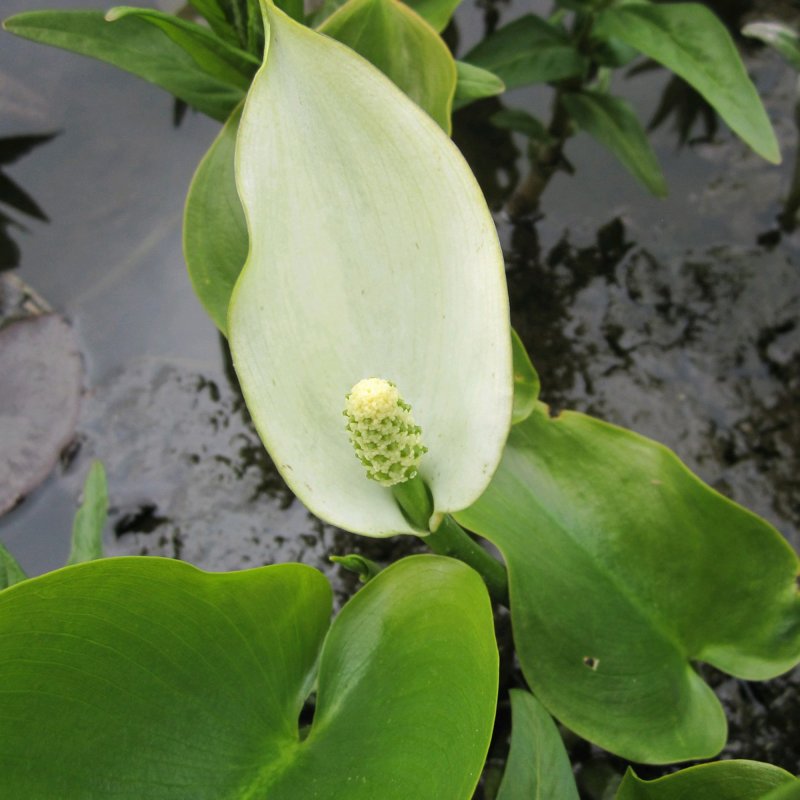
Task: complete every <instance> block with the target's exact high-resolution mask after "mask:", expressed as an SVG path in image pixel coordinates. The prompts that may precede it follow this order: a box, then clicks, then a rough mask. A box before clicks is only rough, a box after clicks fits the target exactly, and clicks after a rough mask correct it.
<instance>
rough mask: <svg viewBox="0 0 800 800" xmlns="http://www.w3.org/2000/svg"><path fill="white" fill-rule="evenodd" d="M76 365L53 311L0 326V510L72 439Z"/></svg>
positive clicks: (69, 337) (67, 334)
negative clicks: (1, 447) (0, 453)
mask: <svg viewBox="0 0 800 800" xmlns="http://www.w3.org/2000/svg"><path fill="white" fill-rule="evenodd" d="M82 371H83V370H82V367H81V358H80V355H79V353H78V348H77V344H76V342H75V337H74V335H73V333H72V330H71V329H70V328H69V326H68V325H67V324H66V323H65V322H64V321H63V320H62V319H60V318H59V317H57V316H55V315H54V314H42V315H40V316H35V317H30V318H27V319H22V320H18V321H16V322H13V323H11V324H9V325H7V326H6V327H4V328H3V329H2V330H0V375H2V380H0V442H2V443H3V457H2V458H1V459H0V514H2V513H5V512H6V511H8V510H9V509H10V508H12V507H13V506H14V505H15V504H16V503H17V502H18V501H19V500H20V499H21V498H22V497H24V496H25V495H26V494H27V493H28V492H30V491H32V490H33V489H35V488H36V487H37V486H38V485H39V484H40V483H41V482H42V481H43V480H44V479H45V478H46V477H47V476H48V474H49V473H50V470H52V468H53V467H54V466H55V464H56V462H57V461H58V456H59V454H60V453H61V451H62V450H63V448H64V447H65V446H66V445H67V444H68V443H69V441H70V440H71V439H72V434H73V431H74V430H75V423H76V421H77V417H78V404H79V402H80V394H81V377H82Z"/></svg>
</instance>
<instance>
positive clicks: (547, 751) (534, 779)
mask: <svg viewBox="0 0 800 800" xmlns="http://www.w3.org/2000/svg"><path fill="white" fill-rule="evenodd" d="M510 694H511V716H512V728H511V750H510V751H509V754H508V763H507V764H506V771H505V773H503V782H502V783H501V784H500V790H499V792H498V793H497V800H531V798H534V797H536V798H546V799H547V800H556V799H557V800H578V789H577V787H576V786H575V778H574V777H573V775H572V766H571V765H570V763H569V758H568V757H567V751H566V750H565V749H564V742H563V741H562V739H561V734H559V732H558V728H557V727H556V724H555V722H553V718H552V717H551V716H550V715H549V714H548V713H547V711H545V709H544V706H543V705H542V704H541V703H540V702H539V701H538V700H537V699H536V698H535V697H534V696H533V695H532V694H529V693H528V692H525V691H522V690H521V689H512V690H511V692H510Z"/></svg>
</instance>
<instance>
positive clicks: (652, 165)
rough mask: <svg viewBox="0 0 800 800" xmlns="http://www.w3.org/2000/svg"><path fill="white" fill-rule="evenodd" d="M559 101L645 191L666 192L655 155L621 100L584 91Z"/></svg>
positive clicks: (633, 117) (638, 125)
mask: <svg viewBox="0 0 800 800" xmlns="http://www.w3.org/2000/svg"><path fill="white" fill-rule="evenodd" d="M561 102H562V103H563V104H564V108H566V109H567V112H568V113H569V115H570V116H571V117H572V119H574V120H575V123H576V124H577V125H578V127H579V128H581V129H582V130H584V131H586V132H587V133H588V134H590V135H591V136H593V137H594V138H595V139H597V141H599V142H601V143H602V144H604V145H605V146H606V147H607V148H608V149H609V150H611V152H612V153H614V155H615V156H616V157H617V158H618V159H619V160H620V161H621V162H622V163H623V165H624V166H625V168H626V169H627V170H628V171H629V172H630V173H631V174H632V175H633V176H634V177H635V178H636V179H637V180H639V181H640V182H641V183H642V184H644V186H645V187H646V188H647V189H648V190H649V191H651V192H652V193H653V194H654V195H655V196H656V197H664V196H665V195H666V193H667V183H666V181H665V180H664V174H663V173H662V172H661V167H660V166H659V163H658V158H657V157H656V154H655V153H654V152H653V148H652V146H651V145H650V141H649V140H648V138H647V134H646V133H645V131H644V128H642V126H641V123H640V122H639V120H638V119H637V117H636V114H635V112H634V111H633V109H632V108H631V107H630V105H629V104H628V103H627V102H626V101H625V100H623V99H622V98H619V97H612V96H611V95H608V94H603V93H601V92H593V91H589V90H586V91H582V92H570V93H568V94H564V95H562V96H561Z"/></svg>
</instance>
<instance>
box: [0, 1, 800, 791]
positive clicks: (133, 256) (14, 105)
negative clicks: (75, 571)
mask: <svg viewBox="0 0 800 800" xmlns="http://www.w3.org/2000/svg"><path fill="white" fill-rule="evenodd" d="M47 5H48V6H49V7H53V8H56V7H62V8H67V7H70V6H73V5H74V4H73V3H72V2H66V0H57V1H56V2H49V3H47ZM83 5H84V6H87V5H94V6H96V7H102V6H103V4H102V3H94V4H87V3H84V4H83ZM536 5H537V7H539V6H542V4H538V3H537V4H536ZM29 7H30V3H29V2H28V0H6V2H5V3H4V7H3V14H4V15H8V14H11V13H14V12H17V11H22V10H27V9H28V8H29ZM542 7H543V6H542ZM525 10H526V6H525V4H523V3H514V4H510V5H506V4H502V3H495V4H491V3H478V4H473V3H472V0H466V2H465V4H464V7H463V8H462V9H460V10H459V13H458V17H457V24H456V26H455V30H451V31H450V32H449V34H448V35H449V36H450V39H451V41H453V42H455V41H458V43H459V47H460V52H464V51H465V50H466V49H467V48H468V47H469V46H470V45H471V44H473V43H474V42H476V41H477V40H478V39H479V38H480V37H481V35H482V33H483V31H484V30H486V26H492V25H495V24H496V23H497V20H498V19H499V20H500V21H501V22H505V21H509V20H510V19H513V18H514V17H515V16H519V15H520V14H521V13H524V11H525ZM748 63H749V66H750V67H751V70H752V73H753V75H754V77H755V79H756V81H757V84H758V86H759V89H760V91H761V93H762V96H764V97H765V98H766V103H767V107H768V110H769V112H770V115H771V117H772V119H773V121H774V123H775V125H776V129H777V131H778V135H779V138H780V140H781V142H782V144H783V153H784V164H783V165H782V166H781V167H772V166H770V165H768V164H766V163H765V162H763V161H761V160H759V159H758V157H756V156H755V155H753V154H751V153H750V152H749V151H748V150H747V149H746V148H745V146H744V145H742V144H741V143H740V142H739V141H738V140H734V139H733V138H732V137H731V135H730V134H729V132H728V131H727V129H725V128H723V127H720V129H719V130H718V131H717V132H716V134H715V136H714V137H713V140H712V141H710V142H701V143H696V144H693V145H687V146H683V147H681V146H679V139H678V136H677V134H676V133H675V131H674V130H672V129H671V123H672V120H667V122H666V123H665V124H664V125H662V126H660V127H659V128H658V129H657V130H656V131H655V132H654V133H653V141H654V143H655V145H656V147H657V150H658V153H659V157H660V158H661V161H662V164H663V165H664V169H665V173H666V175H667V180H668V183H669V189H670V194H669V197H668V198H667V199H665V200H656V199H653V198H651V197H649V196H648V195H646V194H645V193H644V191H643V190H642V189H640V187H639V186H638V185H637V184H636V183H635V182H634V181H633V180H632V179H631V178H630V177H629V176H628V174H627V173H626V172H624V171H623V169H622V168H621V167H620V166H619V165H618V164H617V163H616V161H615V160H614V159H613V157H612V156H610V155H608V154H607V153H605V152H604V151H602V150H601V149H600V148H599V146H597V145H595V144H594V142H592V141H591V140H589V139H588V138H587V137H584V136H578V137H576V138H575V139H573V140H571V141H570V143H569V144H568V146H567V156H568V158H569V160H570V161H571V163H572V164H573V166H574V168H575V172H574V175H568V174H566V173H558V174H557V176H556V177H555V179H554V180H553V181H552V183H551V185H550V186H549V187H548V188H547V190H546V192H545V194H544V197H543V200H542V203H541V206H540V212H539V213H537V214H535V215H534V214H531V215H528V216H524V217H521V218H518V219H513V220H512V219H511V218H510V217H509V215H508V214H507V213H506V212H505V211H504V207H505V206H506V204H507V203H508V202H509V200H510V198H511V197H512V195H513V193H514V187H515V185H516V184H517V183H518V182H519V181H520V180H522V179H524V176H525V174H526V172H527V168H528V165H527V157H526V150H525V143H524V141H523V140H522V139H521V138H517V137H516V136H511V135H509V134H506V133H500V132H498V131H497V130H496V129H493V128H492V127H491V126H490V125H489V124H488V121H487V120H488V117H489V115H490V114H491V113H492V112H493V111H495V110H497V106H496V104H495V103H494V101H490V102H486V103H484V104H482V105H479V106H476V107H474V108H473V109H468V110H466V111H464V112H461V113H460V114H458V115H457V116H456V127H455V139H456V141H457V142H458V143H459V145H460V146H461V147H462V149H463V150H464V151H465V153H466V154H467V155H468V157H469V159H470V162H471V163H472V165H473V168H474V169H475V171H476V173H477V175H478V176H479V179H480V180H481V183H482V186H483V188H484V191H485V192H486V194H487V197H488V198H489V201H490V204H491V205H492V206H493V208H494V209H495V211H496V222H497V225H498V228H499V231H500V235H501V240H502V243H503V247H504V251H505V255H506V264H507V271H508V281H509V288H510V292H511V305H512V316H513V322H514V325H515V327H516V328H517V330H518V331H519V332H520V334H521V336H522V337H523V339H524V340H525V342H526V345H527V347H528V349H529V351H530V353H531V355H532V357H533V359H534V362H535V364H536V366H537V368H538V370H539V372H540V375H541V377H542V384H543V389H542V396H543V399H544V400H545V401H547V402H549V403H551V404H552V405H554V406H555V407H556V408H575V409H579V410H583V411H588V412H590V413H592V414H596V415H598V416H601V417H603V418H605V419H607V420H609V421H611V422H615V423H618V424H621V425H624V426H627V427H630V428H632V429H634V430H636V431H638V432H640V433H643V434H646V435H648V436H652V437H654V438H656V439H659V440H660V441H662V442H664V443H666V444H667V445H669V446H670V447H672V448H673V449H674V450H676V451H677V453H678V454H679V455H680V456H681V458H683V459H684V461H686V463H687V464H688V465H689V466H690V467H691V468H692V469H694V470H695V471H696V472H697V473H698V474H699V475H700V476H701V477H702V478H703V479H704V480H706V481H707V482H708V483H710V484H711V485H712V486H714V487H715V488H717V489H719V490H720V491H721V492H723V493H724V494H726V495H728V496H730V497H732V498H733V499H735V500H737V501H739V502H741V503H743V504H744V505H746V506H747V507H749V508H751V509H753V510H754V511H756V512H757V513H759V514H761V515H763V516H764V517H765V518H766V519H767V520H769V521H770V522H771V523H773V524H774V525H775V526H776V527H777V528H778V529H779V530H780V531H781V532H782V533H783V534H784V535H785V536H786V537H787V538H788V539H789V540H790V541H791V542H792V543H793V544H794V546H795V547H800V481H798V477H797V476H798V474H800V463H799V461H800V457H799V456H798V453H800V403H798V398H800V327H798V319H800V234H794V233H791V232H788V231H785V230H782V229H781V228H780V227H779V225H778V222H777V219H778V216H779V214H780V212H781V203H782V198H783V197H785V196H786V194H787V192H788V188H789V180H790V176H791V164H792V160H793V158H794V152H795V141H796V135H797V132H796V130H795V128H794V123H793V117H792V110H793V102H794V86H795V76H794V75H793V74H792V73H791V71H790V70H789V69H788V68H785V67H784V66H783V64H782V62H780V60H779V59H778V58H777V57H776V56H774V55H773V54H772V53H770V52H767V51H765V50H759V49H755V48H754V49H753V50H752V51H751V52H750V53H749V55H748ZM0 81H1V82H2V84H1V85H2V98H3V114H2V115H0V138H2V137H7V136H12V135H19V134H45V133H57V135H56V136H55V137H54V138H53V139H52V140H50V141H47V142H45V143H42V144H40V145H39V146H37V147H36V148H35V149H33V150H31V152H30V153H28V154H27V155H25V156H24V157H22V158H19V159H18V160H17V161H16V162H15V163H13V164H11V165H9V166H7V167H5V168H4V169H5V171H6V172H7V174H8V175H9V176H10V177H11V178H12V179H13V181H14V182H16V184H18V185H19V186H21V187H23V188H24V190H25V191H26V192H27V193H28V194H29V195H30V196H31V197H32V198H33V199H35V201H36V202H37V203H38V205H39V206H40V207H41V209H42V210H43V211H44V213H45V214H46V215H47V217H48V218H49V222H44V221H38V220H35V219H33V220H30V219H25V220H24V224H25V227H26V230H21V229H19V228H14V227H11V228H8V233H9V234H10V236H11V237H12V239H13V240H14V241H15V242H16V243H17V245H18V246H19V249H20V255H19V266H18V269H17V270H16V274H17V275H18V276H19V277H20V278H21V279H22V280H24V281H25V282H26V283H27V284H29V285H31V286H32V287H34V288H35V289H36V291H37V292H39V293H40V294H41V295H42V296H43V297H44V298H46V300H47V301H48V302H49V303H50V304H51V305H52V306H53V308H54V309H56V310H57V311H59V312H60V313H62V314H64V315H65V316H66V318H67V319H68V320H69V321H70V323H71V325H72V327H73V329H74V331H75V333H76V335H77V340H78V343H79V348H80V351H81V353H82V354H83V361H84V368H85V375H84V386H85V392H84V396H83V399H82V403H81V409H80V415H79V419H78V423H77V433H76V436H75V438H74V440H73V442H72V444H71V445H70V446H69V447H68V448H67V449H66V450H65V451H64V452H63V453H62V457H61V460H60V463H59V465H58V466H57V468H56V469H55V471H54V472H53V474H52V475H51V476H50V478H49V479H48V480H47V481H46V482H45V484H44V485H42V486H41V487H40V488H39V489H37V490H36V491H35V492H33V493H32V494H31V495H30V496H28V497H27V498H25V500H24V501H23V502H22V503H21V504H19V505H18V507H16V508H15V509H14V510H13V511H11V512H10V513H8V514H6V515H5V516H4V517H2V519H0V540H1V541H2V542H3V543H4V544H6V545H7V546H8V548H9V549H10V550H11V551H12V552H13V553H14V554H15V555H16V556H17V558H18V559H19V561H20V562H21V563H22V565H23V567H24V568H25V569H27V570H28V571H29V572H30V573H34V574H35V573H40V572H43V571H46V570H48V569H52V568H55V567H57V566H60V565H61V564H62V563H63V561H64V559H65V557H66V554H67V551H68V539H69V528H70V524H71V518H72V514H73V513H74V509H75V505H76V500H77V497H78V494H79V492H80V487H81V484H82V480H83V477H84V475H85V473H86V470H87V468H88V464H89V462H90V460H91V459H92V458H101V459H102V460H103V461H104V463H105V465H106V468H107V470H108V477H109V489H110V495H111V503H112V508H111V512H110V523H109V526H108V529H107V552H108V553H109V554H113V555H116V554H131V553H146V554H154V555H166V556H170V557H177V558H182V559H185V560H187V561H189V562H191V563H194V564H196V565H198V566H201V567H204V568H207V569H212V570H222V569H237V568H242V567H247V566H255V565H259V564H264V563H272V562H282V561H291V560H301V561H304V562H306V563H309V564H312V565H314V566H317V567H319V568H321V569H323V570H324V571H325V572H326V573H327V574H328V575H329V576H331V578H332V580H333V581H334V585H335V586H336V588H337V591H338V594H339V598H340V600H341V599H343V598H344V597H345V596H346V595H347V594H348V593H349V592H351V591H352V589H353V581H352V579H351V578H350V576H348V575H347V574H343V573H342V572H341V571H340V569H339V568H334V567H332V566H331V565H330V564H329V562H328V560H327V557H328V555H329V554H331V553H336V554H342V553H346V552H353V551H355V552H364V553H366V554H369V555H370V556H371V557H373V558H378V559H386V560H388V559H391V558H394V557H397V556H398V555H400V554H403V553H405V552H408V549H409V547H411V546H412V544H411V543H410V542H409V541H407V540H403V539H399V540H394V541H385V542H380V541H371V540H364V539H359V538H357V537H352V536H349V535H347V534H344V533H342V532H340V531H337V530H335V529H333V528H331V527H330V526H328V525H325V524H323V523H321V522H319V521H317V520H316V519H314V518H313V517H311V516H310V515H309V514H308V512H306V511H305V509H304V508H303V507H302V506H301V505H300V504H299V503H298V502H296V501H294V500H293V498H292V496H291V494H290V493H289V492H288V490H287V489H286V488H285V486H284V485H283V483H282V481H281V479H280V477H279V476H278V475H277V473H276V472H275V471H274V469H273V468H272V466H271V464H270V462H269V459H268V457H267V455H266V453H265V452H264V451H263V448H262V447H261V445H260V443H259V441H258V439H257V437H256V435H255V433H254V431H253V429H252V427H251V425H250V423H249V420H248V418H247V414H246V411H245V409H244V406H243V403H242V401H241V397H240V395H239V393H238V389H237V387H236V384H235V380H234V379H233V377H232V371H231V369H230V364H229V360H228V356H227V350H226V347H225V344H224V342H223V341H221V339H220V337H219V336H218V334H217V333H216V331H215V329H214V327H213V325H212V324H211V323H210V322H209V320H208V319H207V317H206V316H205V314H204V312H203V311H202V309H201V308H200V306H199V304H198V303H197V301H196V300H195V298H194V295H193V293H192V291H191V287H190V285H189V281H188V278H187V276H186V272H185V267H184V263H183V258H182V254H181V214H182V202H183V198H184V196H185V193H186V189H187V187H188V183H189V180H190V178H191V176H192V173H193V170H194V167H195V166H196V164H197V162H198V160H199V159H200V157H201V156H202V154H203V152H204V151H205V149H206V148H207V146H208V145H209V143H210V142H211V140H212V138H213V136H214V135H215V133H216V130H217V127H218V126H217V125H216V123H213V122H211V121H210V120H207V119H205V118H204V117H201V116H199V115H195V114H192V113H191V112H190V113H188V114H187V115H186V116H185V118H184V119H183V121H182V122H181V124H180V125H179V126H177V127H176V126H175V125H174V124H173V102H172V100H171V98H170V97H169V96H167V95H166V94H164V93H163V92H161V91H160V90H158V89H155V88H153V87H151V86H149V85H148V84H146V83H144V82H142V81H139V80H137V79H136V78H133V77H131V76H128V75H126V74H123V73H120V72H118V71H116V70H114V69H113V68H111V67H107V66H105V65H102V64H99V63H97V62H94V61H90V60H87V59H83V58H80V57H77V56H73V55H71V54H68V53H63V52H60V51H57V50H51V49H48V48H43V47H40V46H36V45H33V44H31V43H28V42H25V41H21V40H17V39H15V38H13V37H10V36H8V35H3V46H2V49H1V50H0ZM666 84H667V80H666V77H665V75H664V73H663V72H661V71H658V70H653V71H648V72H645V73H642V74H640V75H637V76H635V77H629V78H627V79H625V78H621V79H620V83H619V88H620V89H621V90H622V91H623V92H624V94H625V95H626V96H627V97H628V98H629V99H631V100H632V101H633V102H634V104H635V106H636V108H637V110H638V112H639V114H640V117H641V118H642V119H648V118H650V117H651V116H652V115H653V113H654V112H655V110H656V108H657V107H658V104H659V101H660V98H661V96H662V92H664V91H665V89H666ZM503 102H504V104H505V105H507V106H515V107H525V108H527V109H528V110H531V111H533V112H534V113H540V114H542V115H546V114H547V112H548V103H549V95H548V93H547V90H545V89H533V90H517V91H515V92H512V93H509V95H508V96H507V97H506V98H504V100H503ZM694 132H695V134H696V135H700V134H701V133H702V124H698V126H697V127H696V128H695V131H694ZM20 219H22V218H20ZM4 252H10V251H4ZM10 258H11V256H10V255H9V256H7V259H9V260H10ZM508 680H509V681H510V682H512V683H513V682H518V681H519V680H520V679H519V676H518V675H517V674H516V673H515V672H514V670H513V665H511V666H509V671H508ZM711 680H712V682H714V683H716V684H717V689H718V691H719V693H720V696H721V697H722V698H723V701H724V702H725V704H726V709H727V712H728V716H729V719H730V721H731V741H730V743H729V745H728V747H727V749H726V751H725V755H728V756H739V757H747V758H755V759H761V760H765V761H771V762H772V763H776V764H779V765H781V766H783V767H785V768H786V769H788V770H790V771H792V772H795V773H797V772H800V697H799V693H798V689H800V673H798V672H795V673H794V675H793V676H788V677H785V678H783V679H780V680H777V681H773V682H771V683H768V684H749V683H745V682H742V681H736V680H734V679H730V678H724V677H715V676H712V678H711ZM501 714H506V715H507V709H501ZM500 738H502V737H500ZM505 746H506V745H505V742H503V741H500V740H498V741H497V742H496V743H495V748H494V750H493V752H494V753H495V755H496V762H497V763H500V761H501V760H502V756H503V752H504V748H505ZM572 755H573V758H574V760H575V762H576V763H577V764H578V771H579V777H580V778H581V780H582V782H583V790H584V791H585V792H586V796H587V797H589V796H593V795H592V794H590V792H591V786H592V785H594V784H596V783H597V782H602V781H603V780H604V777H603V776H604V775H605V773H606V771H607V770H608V769H612V770H617V769H620V768H621V762H617V761H616V760H615V759H612V758H609V757H607V756H605V755H604V754H602V753H600V752H599V751H596V750H594V749H593V748H590V747H589V746H588V745H586V744H585V743H582V742H573V743H572ZM643 772H644V773H645V774H646V770H645V771H643ZM653 774H655V773H653Z"/></svg>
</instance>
